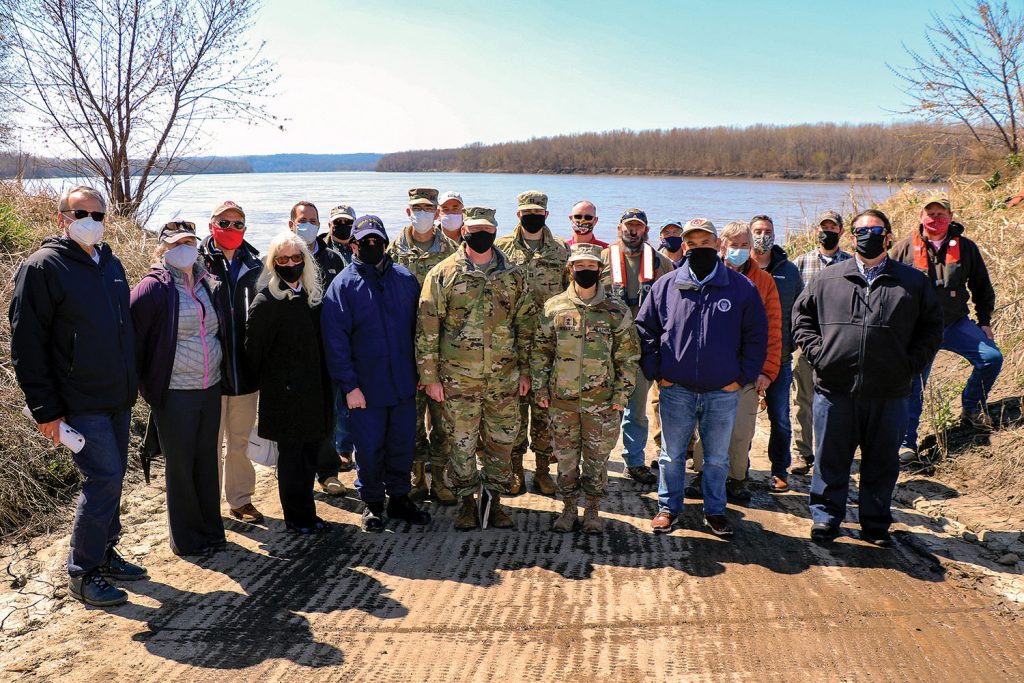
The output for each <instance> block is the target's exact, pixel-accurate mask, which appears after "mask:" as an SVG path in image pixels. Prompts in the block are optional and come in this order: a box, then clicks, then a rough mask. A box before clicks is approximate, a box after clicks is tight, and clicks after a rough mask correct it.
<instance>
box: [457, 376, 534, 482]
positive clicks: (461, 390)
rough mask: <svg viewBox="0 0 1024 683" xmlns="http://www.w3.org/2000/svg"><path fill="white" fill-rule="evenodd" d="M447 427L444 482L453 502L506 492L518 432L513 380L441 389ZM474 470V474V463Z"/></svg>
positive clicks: (516, 398)
mask: <svg viewBox="0 0 1024 683" xmlns="http://www.w3.org/2000/svg"><path fill="white" fill-rule="evenodd" d="M441 410H442V413H443V416H444V417H443V419H444V424H445V425H446V426H447V427H448V430H449V431H448V457H449V460H448V478H449V480H450V483H451V489H452V492H453V493H454V494H455V495H457V496H465V495H469V494H471V493H476V490H477V488H478V487H479V485H480V483H481V482H482V483H483V486H484V488H485V489H487V490H488V491H495V492H497V493H508V492H509V489H510V488H511V486H512V444H513V443H515V439H516V434H517V433H518V431H519V378H518V377H516V379H515V381H513V382H511V383H508V382H502V383H500V385H499V383H497V382H481V383H480V384H479V385H478V386H475V387H470V386H466V385H465V384H461V385H460V386H458V387H457V388H456V387H455V386H450V385H449V384H447V383H445V400H444V403H442V404H441ZM478 457H479V460H480V469H479V471H478V470H477V458H478Z"/></svg>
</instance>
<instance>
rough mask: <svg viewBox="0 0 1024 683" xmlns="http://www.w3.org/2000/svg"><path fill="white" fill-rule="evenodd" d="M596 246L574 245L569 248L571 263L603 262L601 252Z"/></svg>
mask: <svg viewBox="0 0 1024 683" xmlns="http://www.w3.org/2000/svg"><path fill="white" fill-rule="evenodd" d="M602 249H603V247H599V246H597V245H596V244H590V243H585V244H574V245H572V246H571V247H570V248H569V263H572V262H573V261H597V262H598V263H600V262H601V250H602Z"/></svg>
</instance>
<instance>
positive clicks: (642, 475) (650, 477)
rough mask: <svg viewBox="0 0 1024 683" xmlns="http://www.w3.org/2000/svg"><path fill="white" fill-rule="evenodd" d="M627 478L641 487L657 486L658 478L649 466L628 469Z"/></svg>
mask: <svg viewBox="0 0 1024 683" xmlns="http://www.w3.org/2000/svg"><path fill="white" fill-rule="evenodd" d="M626 476H627V477H629V478H630V479H632V480H633V481H635V482H636V483H638V484H640V485H641V486H657V485H658V477H657V475H655V474H654V473H653V472H651V470H650V469H648V467H647V465H639V466H637V467H627V468H626Z"/></svg>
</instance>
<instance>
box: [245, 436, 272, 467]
mask: <svg viewBox="0 0 1024 683" xmlns="http://www.w3.org/2000/svg"><path fill="white" fill-rule="evenodd" d="M245 452H246V455H248V456H249V459H250V460H252V461H253V462H254V463H256V464H257V465H263V466H264V467H277V442H276V441H271V440H270V439H264V438H263V437H262V436H260V435H259V434H258V433H257V432H256V427H253V428H252V431H251V432H250V433H249V446H248V448H246V451H245Z"/></svg>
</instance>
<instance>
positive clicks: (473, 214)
mask: <svg viewBox="0 0 1024 683" xmlns="http://www.w3.org/2000/svg"><path fill="white" fill-rule="evenodd" d="M462 216H463V221H462V224H463V225H465V226H466V227H472V226H474V225H489V226H491V227H492V228H496V227H498V220H497V219H496V218H495V217H494V209H491V208H488V207H486V206H467V207H466V208H465V209H463V210H462Z"/></svg>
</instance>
